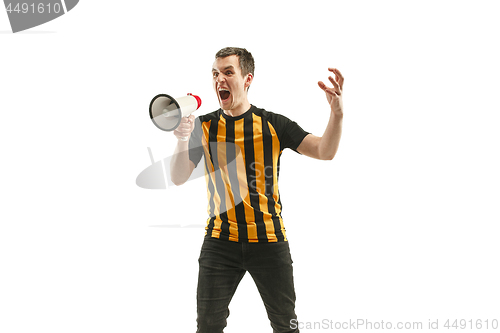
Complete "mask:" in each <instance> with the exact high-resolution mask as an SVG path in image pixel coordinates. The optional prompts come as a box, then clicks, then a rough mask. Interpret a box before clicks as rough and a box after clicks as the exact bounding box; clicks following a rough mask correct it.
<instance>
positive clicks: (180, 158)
mask: <svg viewBox="0 0 500 333" xmlns="http://www.w3.org/2000/svg"><path fill="white" fill-rule="evenodd" d="M188 148H189V142H188V141H181V140H179V141H178V142H177V145H176V147H175V151H174V156H172V159H171V160H170V178H171V179H172V182H173V183H174V184H175V185H182V184H184V183H185V182H186V181H187V180H188V178H189V176H190V175H191V165H190V160H189V150H188Z"/></svg>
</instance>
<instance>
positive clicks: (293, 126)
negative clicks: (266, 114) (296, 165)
mask: <svg viewBox="0 0 500 333" xmlns="http://www.w3.org/2000/svg"><path fill="white" fill-rule="evenodd" d="M269 120H270V122H271V124H272V125H273V127H274V129H275V130H276V133H277V134H278V139H279V141H280V150H284V149H285V148H290V149H292V150H294V151H296V152H297V148H298V147H299V145H300V144H301V143H302V140H304V138H305V137H306V136H307V135H308V134H309V132H306V131H304V130H303V129H302V127H300V126H299V124H297V123H296V122H295V121H292V120H290V119H288V118H287V117H285V116H283V115H280V114H272V115H271V116H270V119H269Z"/></svg>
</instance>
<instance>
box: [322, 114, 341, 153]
mask: <svg viewBox="0 0 500 333" xmlns="http://www.w3.org/2000/svg"><path fill="white" fill-rule="evenodd" d="M343 118H344V115H343V114H336V113H334V112H333V111H332V112H331V114H330V120H329V121H328V125H327V126H326V130H325V133H324V134H323V136H322V137H321V140H320V142H319V147H318V148H319V156H320V159H322V160H331V159H333V158H334V157H335V154H337V150H338V148H339V143H340V137H341V135H342V120H343Z"/></svg>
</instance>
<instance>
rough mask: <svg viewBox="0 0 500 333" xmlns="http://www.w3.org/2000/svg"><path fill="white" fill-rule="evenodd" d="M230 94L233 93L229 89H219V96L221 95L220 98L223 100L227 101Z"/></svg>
mask: <svg viewBox="0 0 500 333" xmlns="http://www.w3.org/2000/svg"><path fill="white" fill-rule="evenodd" d="M230 95H231V93H230V92H229V90H226V89H219V96H220V99H221V101H222V102H225V101H227V100H228V99H229V96H230Z"/></svg>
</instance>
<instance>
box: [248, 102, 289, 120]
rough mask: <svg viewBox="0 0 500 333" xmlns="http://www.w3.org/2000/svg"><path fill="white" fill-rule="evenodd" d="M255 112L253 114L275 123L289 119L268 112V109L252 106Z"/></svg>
mask: <svg viewBox="0 0 500 333" xmlns="http://www.w3.org/2000/svg"><path fill="white" fill-rule="evenodd" d="M252 106H253V108H254V110H253V113H254V114H256V115H258V116H261V117H262V118H265V119H267V120H270V121H273V120H278V121H280V120H287V119H288V118H287V117H286V116H284V115H282V114H280V113H276V112H273V111H268V110H266V109H262V108H258V107H256V106H255V105H252Z"/></svg>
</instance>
